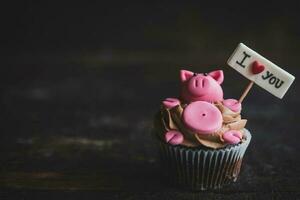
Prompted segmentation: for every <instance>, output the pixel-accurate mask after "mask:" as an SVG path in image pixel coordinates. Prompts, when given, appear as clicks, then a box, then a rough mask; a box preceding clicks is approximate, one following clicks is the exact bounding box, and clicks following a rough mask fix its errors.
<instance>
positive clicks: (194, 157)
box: [160, 129, 251, 190]
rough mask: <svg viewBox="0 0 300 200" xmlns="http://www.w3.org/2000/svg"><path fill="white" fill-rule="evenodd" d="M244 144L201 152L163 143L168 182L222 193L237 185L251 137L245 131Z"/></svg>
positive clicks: (161, 153) (192, 188)
mask: <svg viewBox="0 0 300 200" xmlns="http://www.w3.org/2000/svg"><path fill="white" fill-rule="evenodd" d="M244 131H245V136H246V139H245V141H244V142H243V143H240V144H237V145H230V146H228V147H225V148H222V149H200V148H189V147H184V146H180V145H179V146H173V145H170V144H167V143H165V142H162V141H160V155H161V161H162V165H163V168H164V170H163V172H165V173H166V175H167V177H168V178H169V180H170V181H171V182H172V183H173V184H176V185H178V186H180V187H185V188H187V189H191V190H207V189H219V188H221V187H222V186H224V185H227V184H229V183H232V182H235V181H236V180H237V177H238V175H239V172H240V167H241V164H242V159H243V156H244V154H245V151H246V149H247V147H248V145H249V143H250V140H251V134H250V132H249V131H248V130H247V129H244Z"/></svg>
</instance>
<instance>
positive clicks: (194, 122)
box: [182, 101, 222, 134]
mask: <svg viewBox="0 0 300 200" xmlns="http://www.w3.org/2000/svg"><path fill="white" fill-rule="evenodd" d="M182 117H183V122H184V124H185V125H186V126H187V127H188V128H189V129H191V130H193V131H196V132H197V133H198V134H211V133H213V132H215V131H216V130H218V129H219V128H221V126H222V114H221V112H220V111H219V110H218V108H217V107H216V106H214V105H213V104H211V103H208V102H205V101H195V102H193V103H190V104H189V105H188V106H187V107H186V108H185V109H184V111H183V115H182Z"/></svg>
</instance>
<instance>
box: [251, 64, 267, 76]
mask: <svg viewBox="0 0 300 200" xmlns="http://www.w3.org/2000/svg"><path fill="white" fill-rule="evenodd" d="M264 70H265V66H264V65H262V64H260V63H259V62H257V61H254V62H253V63H252V73H253V74H259V73H261V72H263V71H264Z"/></svg>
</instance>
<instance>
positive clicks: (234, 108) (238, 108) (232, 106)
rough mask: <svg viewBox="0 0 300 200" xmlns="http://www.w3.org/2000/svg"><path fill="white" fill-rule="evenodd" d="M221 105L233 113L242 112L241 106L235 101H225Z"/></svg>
mask: <svg viewBox="0 0 300 200" xmlns="http://www.w3.org/2000/svg"><path fill="white" fill-rule="evenodd" d="M222 103H223V105H224V106H225V107H227V108H229V109H230V110H232V111H233V112H240V111H241V110H242V104H241V103H240V102H239V101H238V100H236V99H225V100H223V102H222Z"/></svg>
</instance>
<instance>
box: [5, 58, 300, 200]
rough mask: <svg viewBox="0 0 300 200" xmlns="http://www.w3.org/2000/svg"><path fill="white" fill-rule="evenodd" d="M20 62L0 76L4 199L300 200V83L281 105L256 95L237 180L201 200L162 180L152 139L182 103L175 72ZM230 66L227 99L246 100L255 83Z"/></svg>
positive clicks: (248, 111) (246, 112) (249, 105)
mask: <svg viewBox="0 0 300 200" xmlns="http://www.w3.org/2000/svg"><path fill="white" fill-rule="evenodd" d="M224 57H226V54H224ZM47 60H49V59H48V58H47ZM218 62H219V61H218ZM20 63H22V64H14V65H11V66H10V67H9V69H8V68H6V71H5V73H1V78H2V79H1V82H2V83H1V84H2V87H1V91H2V95H1V114H0V116H1V140H0V144H1V146H0V163H1V165H0V187H1V192H0V199H1V200H2V199H3V200H4V199H64V200H66V199H173V200H175V199H231V200H233V199H272V198H273V199H300V157H299V152H300V149H299V142H300V136H299V131H298V130H299V129H300V121H299V106H300V100H299V99H298V95H297V92H299V82H297V80H296V82H295V83H294V85H293V86H292V87H291V89H290V90H289V91H288V93H287V94H286V96H285V98H284V99H283V100H279V99H277V98H276V97H274V96H272V95H270V94H269V93H267V92H266V91H264V90H263V89H261V88H259V87H257V86H256V87H254V88H253V89H252V91H251V92H250V93H249V96H248V97H247V98H246V99H245V101H244V104H243V116H244V117H245V118H247V119H248V120H249V122H248V124H247V128H248V129H249V130H250V131H251V133H252V142H251V143H250V146H249V148H248V150H247V153H246V156H245V158H244V161H243V164H242V169H241V174H240V177H239V179H238V181H237V182H236V183H235V184H233V185H231V186H228V187H225V188H224V189H222V190H216V191H206V192H199V193H195V192H191V191H184V190H182V189H180V188H173V187H172V186H170V185H169V184H168V183H167V182H165V181H164V178H163V175H164V172H163V171H161V170H160V166H159V163H158V160H157V151H156V150H157V148H156V143H155V140H153V138H152V137H151V134H150V131H151V126H152V119H153V115H154V113H155V112H156V111H157V109H158V108H159V105H160V101H161V100H162V99H163V98H165V97H171V96H177V95H178V87H179V84H178V70H179V69H180V68H181V67H180V66H178V65H176V63H168V62H166V63H151V62H150V63H148V64H144V65H143V66H141V65H140V64H136V65H134V64H126V65H124V64H119V63H114V64H113V65H108V66H106V65H105V64H102V63H97V62H94V63H85V62H83V61H74V60H71V61H68V62H65V61H61V60H59V61H53V60H52V61H51V62H50V63H47V62H45V61H43V60H42V61H39V62H37V63H28V64H26V62H25V61H20ZM24 63H25V64H24ZM203 65H204V64H203ZM223 66H224V67H222V69H223V70H224V72H225V82H224V84H223V89H224V92H225V97H226V98H230V97H232V98H238V97H239V95H240V94H241V92H242V90H243V88H244V87H245V86H246V85H247V80H246V79H244V78H242V77H241V76H240V75H238V73H237V72H235V71H234V70H232V69H231V68H229V67H227V66H226V65H225V62H224V64H223ZM22 67H24V68H22ZM188 69H191V70H195V71H198V72H201V71H202V72H203V71H209V70H213V69H215V68H208V67H202V66H201V67H200V66H193V67H188ZM287 70H288V71H289V72H291V73H292V74H294V75H296V77H297V75H298V76H299V75H300V71H299V68H296V67H293V66H291V67H290V68H288V69H287Z"/></svg>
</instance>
